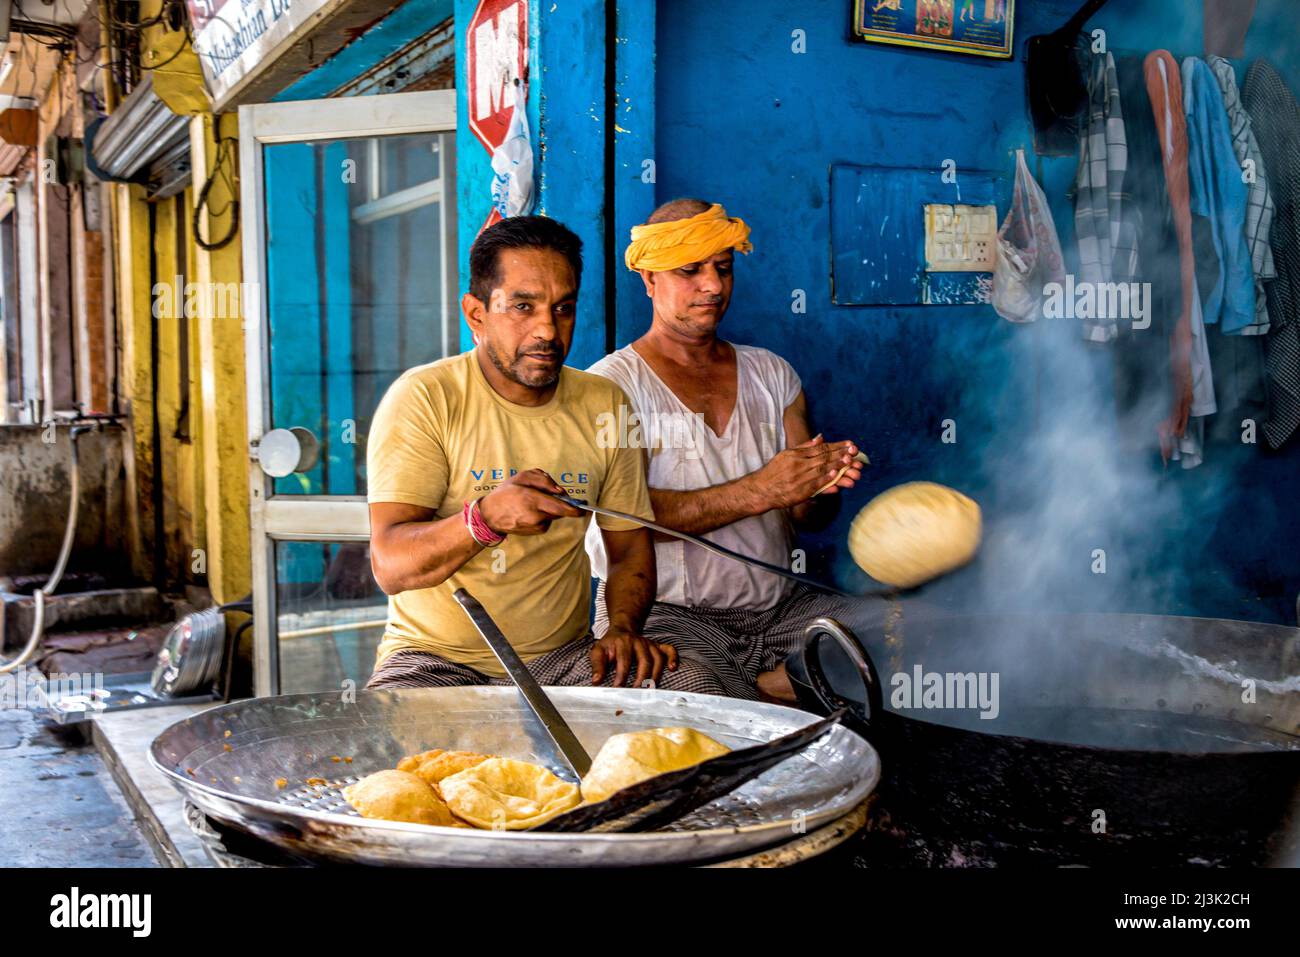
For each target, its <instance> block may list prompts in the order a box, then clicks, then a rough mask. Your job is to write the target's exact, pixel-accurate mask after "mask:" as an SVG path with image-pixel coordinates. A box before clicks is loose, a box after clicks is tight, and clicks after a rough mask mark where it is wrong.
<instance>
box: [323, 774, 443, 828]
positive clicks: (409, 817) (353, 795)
mask: <svg viewBox="0 0 1300 957" xmlns="http://www.w3.org/2000/svg"><path fill="white" fill-rule="evenodd" d="M343 797H344V798H346V799H347V802H348V803H349V804H351V805H352V806H353V807H354V808H356V809H357V811H358V812H359V813H360V814H361V816H362V817H368V818H374V819H376V820H380V821H404V822H406V823H408V824H436V825H441V826H442V827H464V826H465V825H464V824H463V823H461V822H460V821H458V820H456V818H455V817H454V816H452V813H451V811H450V810H448V808H447V805H446V803H445V802H444V801H443V800H442V798H440V797H439V796H438V794H437V792H435V791H434V789H433V787H432V786H430V785H429V784H428V783H426V782H425V781H423V780H422V779H420V778H419V777H417V776H416V775H414V774H411V773H410V772H408V771H376V772H375V773H374V774H369V775H367V776H366V777H364V778H362V779H361V780H360V781H358V782H357V783H356V784H351V785H349V786H348V787H345V788H344V789H343Z"/></svg>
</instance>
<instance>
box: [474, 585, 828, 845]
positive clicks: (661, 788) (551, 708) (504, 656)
mask: <svg viewBox="0 0 1300 957" xmlns="http://www.w3.org/2000/svg"><path fill="white" fill-rule="evenodd" d="M452 597H453V598H455V599H456V601H458V602H460V606H461V607H462V608H464V609H465V614H467V615H469V617H470V621H472V622H474V627H475V628H477V629H478V632H479V634H480V635H482V636H483V640H484V641H486V642H487V644H488V647H489V648H491V649H492V652H493V653H494V654H495V655H496V656H497V659H498V660H499V661H500V662H501V667H503V668H505V670H506V674H508V675H509V676H510V678H511V680H512V681H514V683H515V685H516V686H517V687H518V688H519V691H520V693H521V694H522V695H523V696H524V701H525V702H527V704H528V707H529V708H530V709H531V710H532V712H533V715H534V716H535V717H536V718H537V720H538V723H540V724H541V726H542V730H544V731H545V732H546V735H547V737H548V738H550V740H551V743H552V744H553V745H554V746H555V748H554V750H555V754H556V755H557V756H558V757H559V758H560V759H561V760H562V761H563V763H564V764H565V765H567V766H568V767H569V769H570V770H571V771H572V772H573V774H574V775H575V777H576V779H577V780H578V781H579V782H581V780H582V777H583V775H585V774H586V773H587V772H588V771H589V770H590V769H591V757H590V756H589V755H588V754H587V751H586V749H585V748H583V746H582V744H581V743H580V742H579V741H578V738H577V735H575V734H574V733H573V729H572V728H570V727H569V724H568V722H566V721H565V720H564V717H563V715H561V714H560V712H559V711H558V710H557V709H556V707H555V704H554V703H553V702H552V701H551V699H550V698H548V697H547V696H546V692H545V691H543V690H542V686H541V685H540V684H538V683H537V679H536V678H534V677H533V674H532V672H531V671H529V670H528V668H527V666H525V665H524V663H523V661H522V660H521V659H520V657H519V655H518V653H517V652H516V651H515V649H514V648H513V647H511V645H510V642H509V641H508V640H507V639H506V636H505V635H504V634H502V633H501V629H500V628H498V627H497V623H496V622H494V621H493V620H492V617H491V616H490V615H489V614H488V613H487V609H485V608H484V607H483V606H482V605H481V604H480V603H479V601H478V599H477V598H475V597H474V596H473V595H471V594H470V593H469V592H467V591H466V590H465V589H463V588H458V589H456V591H455V593H454V594H453V595H452ZM846 713H847V712H846V711H844V710H840V711H837V712H835V713H834V714H832V715H831V716H830V717H828V718H823V719H821V720H820V721H815V722H813V723H812V724H810V725H808V726H807V727H804V728H800V729H799V730H797V731H792V732H791V733H790V734H787V735H783V736H782V737H779V738H776V739H775V740H773V741H769V742H767V743H766V744H758V745H754V746H753V747H749V748H741V749H740V750H739V751H731V752H728V753H727V754H723V755H719V756H718V757H716V758H710V759H709V760H707V761H702V762H700V763H699V764H695V765H691V766H690V767H688V768H681V769H680V770H677V771H669V772H668V773H666V774H660V775H658V776H656V777H653V778H650V779H649V780H646V781H642V782H640V783H639V784H634V785H632V786H631V787H628V788H624V789H623V790H621V791H616V792H615V793H614V794H612V795H610V796H609V797H608V798H606V799H605V800H604V801H600V802H598V803H595V804H582V805H579V806H578V807H576V808H574V809H573V810H572V811H568V812H566V813H564V814H561V815H560V816H559V817H556V818H552V819H551V820H550V821H547V822H546V823H545V824H542V825H540V826H538V827H537V828H535V829H534V830H538V831H650V830H654V829H655V828H658V827H663V826H664V825H667V824H670V823H672V822H673V821H675V820H677V819H678V818H680V817H683V816H684V815H686V814H689V813H690V812H691V811H694V810H695V809H696V808H700V807H703V806H704V805H706V804H708V803H709V802H710V801H714V800H716V799H717V798H720V797H722V796H723V795H724V794H729V793H731V792H732V791H734V790H735V789H736V788H738V787H740V786H741V785H742V784H745V783H746V782H747V781H751V780H753V779H754V778H756V777H758V776H759V775H760V774H762V773H763V772H764V771H766V770H767V769H768V768H770V767H773V766H774V765H777V764H780V763H781V762H782V761H784V760H785V759H786V758H789V757H791V756H792V755H794V754H796V753H798V752H799V751H802V750H803V749H804V748H806V747H808V746H809V745H810V744H812V743H813V742H814V741H816V740H818V739H819V738H820V737H822V735H824V734H826V733H827V732H829V731H830V730H831V728H832V727H834V726H835V725H836V724H838V723H839V722H840V720H841V719H842V718H843V717H844V715H845V714H846Z"/></svg>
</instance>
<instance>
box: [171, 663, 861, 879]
mask: <svg viewBox="0 0 1300 957" xmlns="http://www.w3.org/2000/svg"><path fill="white" fill-rule="evenodd" d="M548 693H549V694H550V695H551V697H552V699H553V700H554V701H555V705H556V707H557V708H558V709H559V710H560V712H561V713H562V714H563V715H564V717H565V720H567V721H568V722H569V724H570V725H571V726H572V728H573V730H574V732H575V733H576V734H577V736H578V738H579V740H580V741H581V742H582V743H583V745H584V747H586V748H587V749H588V751H590V752H591V753H593V754H594V753H595V752H596V751H597V750H599V748H600V745H601V744H602V743H603V742H604V740H605V739H606V738H607V737H609V736H610V735H612V734H617V733H619V732H623V731H635V730H642V729H645V728H654V727H665V726H686V727H692V728H695V729H697V730H699V731H702V732H704V733H705V734H708V735H710V736H712V737H714V738H716V739H718V740H719V741H721V742H723V743H724V744H727V745H729V746H730V747H733V748H737V747H743V746H746V745H750V744H754V743H756V742H763V741H768V740H770V739H772V738H774V737H778V736H780V735H782V734H786V733H788V732H790V731H793V730H794V729H796V728H800V727H803V726H805V725H807V724H810V723H811V722H812V721H813V720H815V719H814V717H813V716H812V715H809V714H807V713H806V712H803V711H798V710H795V709H793V708H786V707H781V706H779V705H772V704H762V703H759V702H753V701H739V700H736V699H732V698H722V697H716V696H713V695H698V694H687V693H683V692H668V691H661V690H657V689H656V690H642V689H637V690H613V689H606V688H552V689H548ZM435 747H439V748H448V749H453V748H463V749H466V750H475V751H482V752H486V753H492V754H500V755H503V756H505V757H511V758H518V759H520V760H524V761H533V762H536V763H539V764H545V765H548V766H551V767H552V768H553V769H556V770H558V768H556V767H555V765H553V763H552V761H551V759H550V757H549V751H548V750H547V747H546V743H545V739H544V738H543V736H542V734H541V732H540V731H539V730H538V729H537V727H536V724H535V722H534V719H533V718H532V717H531V715H530V713H529V712H528V710H527V706H526V705H525V704H524V702H523V699H522V698H521V697H520V695H519V692H518V691H517V690H516V689H514V688H501V687H472V688H424V689H418V690H404V691H361V692H355V693H352V694H350V695H349V694H348V693H346V692H324V693H318V694H297V695H282V696H278V697H272V698H253V699H249V700H247V701H239V702H235V703H233V704H228V705H224V706H222V707H218V708H213V709H211V710H209V711H205V712H202V713H201V714H198V715H195V716H194V717H190V718H186V719H185V720H183V721H178V722H177V723H176V724H174V725H172V726H171V727H170V728H168V729H167V730H166V731H164V732H163V733H162V734H160V735H159V736H158V737H157V738H156V739H155V740H154V742H153V746H152V747H151V749H150V759H151V761H152V762H153V764H154V766H155V767H157V768H158V769H159V770H160V771H162V772H163V773H164V774H165V775H166V776H167V777H168V778H169V779H170V780H171V781H172V783H173V784H174V785H175V786H176V787H177V788H178V789H179V790H180V791H181V792H182V793H183V794H185V795H186V796H187V797H188V798H189V799H190V800H191V801H192V802H193V803H194V804H195V805H196V806H197V807H199V808H200V809H201V810H202V811H203V812H204V813H205V814H208V815H209V816H211V817H212V818H214V819H216V820H218V821H221V822H223V823H225V824H227V825H230V826H232V827H235V828H237V829H239V830H242V831H246V832H248V833H250V834H253V835H255V836H257V837H259V838H262V839H263V840H266V841H269V842H271V843H273V844H275V845H277V846H280V847H282V848H284V849H286V850H288V851H290V852H292V853H296V854H301V855H304V856H306V857H310V858H317V859H326V860H335V861H346V862H354V863H366V864H386V865H406V866H461V867H464V866H487V867H493V866H496V867H501V866H505V867H536V866H541V867H554V866H572V867H592V866H615V867H624V866H636V865H649V864H687V863H705V862H710V861H720V860H725V859H728V858H732V857H736V856H738V855H742V854H748V853H752V852H754V851H757V850H761V849H763V848H768V847H773V846H775V845H777V844H780V843H783V842H785V841H788V840H790V839H792V838H794V837H797V836H799V835H801V834H804V833H808V832H811V831H813V830H814V829H815V828H818V827H820V826H822V825H824V824H827V823H829V822H831V821H834V820H836V819H838V818H840V817H843V816H844V815H846V814H848V813H850V812H851V811H852V810H853V809H854V808H855V807H857V805H858V804H860V803H861V802H862V801H863V800H864V799H865V798H866V797H867V796H868V795H869V794H871V792H872V791H873V790H874V788H875V787H876V784H877V782H878V781H879V779H880V761H879V758H878V756H877V754H876V752H875V750H874V749H873V748H872V747H871V745H869V744H868V743H867V742H866V741H864V740H863V739H862V738H861V737H859V736H858V735H856V734H854V733H853V732H852V731H849V730H848V729H846V728H843V727H838V726H837V727H835V728H834V729H832V731H831V732H830V733H829V734H827V735H826V736H824V737H823V738H821V739H820V740H819V741H817V742H816V743H815V744H813V745H812V746H810V747H809V748H807V749H805V750H804V751H802V752H800V753H799V754H798V755H796V756H795V757H793V758H791V759H789V760H787V761H785V762H784V763H782V764H780V765H778V766H777V767H775V768H772V769H771V770H769V771H767V772H766V773H764V774H762V775H761V776H759V777H758V778H756V779H754V780H753V781H751V782H749V783H748V784H746V785H745V786H744V787H741V788H739V789H738V790H736V791H734V792H732V793H731V794H729V795H727V796H726V797H725V798H722V799H720V800H718V801H715V802H713V803H712V804H709V805H707V806H706V807H703V808H700V809H699V810H697V811H694V812H692V813H691V814H690V815H688V816H687V817H685V818H682V819H681V820H679V821H677V822H675V823H674V824H673V825H672V826H671V827H670V828H668V829H666V830H662V831H653V832H648V833H643V834H544V833H532V832H528V831H513V832H505V831H479V830H468V829H463V828H443V827H429V826H424V825H417V824H402V823H396V822H389V821H371V820H366V819H363V818H361V817H360V816H358V815H357V814H356V812H355V811H353V810H352V808H351V807H349V806H348V804H347V802H346V801H344V800H343V796H342V794H341V793H340V789H341V788H343V787H345V786H346V785H348V784H350V783H352V782H354V781H356V780H358V779H359V778H361V777H364V776H365V775H367V774H370V773H371V772H374V771H379V770H382V769H384V768H391V767H393V766H394V765H396V763H397V761H398V760H399V759H400V758H402V757H403V756H405V755H408V754H413V753H415V752H417V751H423V750H427V749H429V748H435ZM277 781H280V782H283V784H281V785H279V786H277ZM317 781H319V782H323V783H308V782H317Z"/></svg>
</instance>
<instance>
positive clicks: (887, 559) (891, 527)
mask: <svg viewBox="0 0 1300 957" xmlns="http://www.w3.org/2000/svg"><path fill="white" fill-rule="evenodd" d="M981 534H982V520H981V516H980V507H979V505H977V504H976V503H975V502H974V501H973V500H972V499H970V498H967V497H966V496H965V495H963V494H961V492H958V491H956V490H955V489H951V488H948V487H947V486H945V485H937V484H935V483H934V482H907V483H905V484H903V485H898V486H895V487H894V488H891V489H889V490H887V491H884V492H881V493H880V494H879V495H877V496H876V497H875V498H873V499H872V500H871V501H870V502H868V503H867V504H866V505H865V506H863V508H862V511H860V512H859V513H858V514H857V517H856V518H854V519H853V523H852V524H851V525H850V526H849V554H851V555H852V556H853V560H854V561H855V562H857V563H858V567H859V568H861V569H862V570H863V571H864V572H866V573H867V574H868V575H870V576H871V577H872V578H874V579H875V580H876V581H879V582H884V583H885V584H886V585H893V586H894V587H895V588H915V587H916V586H917V585H921V584H923V583H925V582H927V581H929V580H930V579H932V578H938V577H939V576H940V575H946V574H947V573H948V572H950V571H952V570H953V569H956V568H960V567H961V566H962V565H965V564H966V563H967V562H969V561H970V560H971V559H972V558H974V557H975V552H976V551H977V550H978V549H979V545H980V537H981Z"/></svg>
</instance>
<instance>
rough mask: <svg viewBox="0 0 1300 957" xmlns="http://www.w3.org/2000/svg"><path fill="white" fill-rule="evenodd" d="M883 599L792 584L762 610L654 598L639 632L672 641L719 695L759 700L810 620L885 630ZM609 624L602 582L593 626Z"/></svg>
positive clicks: (861, 630)
mask: <svg viewBox="0 0 1300 957" xmlns="http://www.w3.org/2000/svg"><path fill="white" fill-rule="evenodd" d="M887 610H888V607H887V603H886V602H883V601H879V600H875V601H864V600H861V599H855V598H845V597H843V596H840V595H832V594H828V593H826V592H820V591H817V590H816V589H813V588H807V587H805V586H803V585H795V587H794V590H793V591H792V592H790V594H789V595H788V596H787V597H786V598H784V599H783V600H781V601H780V602H778V603H777V604H776V605H774V606H773V607H771V608H769V609H767V610H766V611H750V610H747V609H744V608H702V607H698V606H691V607H688V606H684V605H672V604H669V603H667V602H660V601H657V602H655V603H654V605H653V606H652V607H651V609H650V615H649V617H648V618H647V619H646V623H645V628H644V629H643V631H642V634H643V635H645V637H646V638H649V639H650V640H651V641H659V642H663V643H665V644H669V645H672V646H673V647H674V648H676V649H677V655H678V658H679V660H680V661H681V664H680V665H679V666H678V667H679V670H680V669H681V668H684V667H685V665H686V663H687V662H693V663H696V664H697V665H699V666H701V667H702V668H703V669H704V670H706V671H707V672H709V673H711V674H712V675H713V676H714V679H715V680H716V681H717V682H719V683H720V684H721V686H722V691H721V692H718V693H720V694H725V695H728V696H730V697H732V698H747V699H749V700H751V701H754V700H758V697H759V695H758V689H757V688H756V687H755V681H757V679H758V676H759V675H760V674H763V673H764V672H766V671H771V670H772V669H773V668H775V667H776V666H777V665H779V664H781V663H782V662H783V661H785V659H786V658H788V657H789V656H790V654H791V653H792V652H794V651H795V650H796V649H797V648H799V646H800V644H801V643H802V641H803V634H804V629H806V628H807V627H808V625H809V624H810V623H811V622H812V620H813V619H814V618H821V617H827V618H834V619H835V620H837V621H839V622H840V623H841V624H843V625H846V626H847V627H849V628H851V629H853V630H854V631H855V632H857V634H859V635H865V634H867V631H865V630H864V629H872V628H878V629H883V627H884V620H885V615H886V613H887ZM608 627H609V619H608V617H607V615H606V613H605V583H604V582H601V583H600V585H599V586H598V587H597V589H596V620H595V622H594V624H593V625H592V630H593V631H594V632H595V634H596V635H597V636H600V635H603V634H604V633H605V630H606V629H607V628H608Z"/></svg>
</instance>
